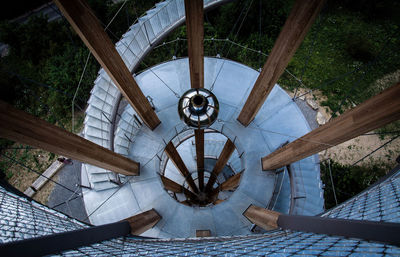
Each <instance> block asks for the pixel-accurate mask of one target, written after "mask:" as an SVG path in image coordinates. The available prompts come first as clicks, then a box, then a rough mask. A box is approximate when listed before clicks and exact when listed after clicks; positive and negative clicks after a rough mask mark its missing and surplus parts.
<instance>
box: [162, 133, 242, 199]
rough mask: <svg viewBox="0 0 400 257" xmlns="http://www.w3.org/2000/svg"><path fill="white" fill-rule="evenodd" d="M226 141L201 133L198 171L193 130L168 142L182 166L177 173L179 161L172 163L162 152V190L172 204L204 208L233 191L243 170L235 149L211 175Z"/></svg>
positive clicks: (172, 160) (212, 134)
mask: <svg viewBox="0 0 400 257" xmlns="http://www.w3.org/2000/svg"><path fill="white" fill-rule="evenodd" d="M189 131H190V132H189ZM188 132H189V133H188ZM227 140H229V139H228V138H227V137H226V136H224V135H223V134H222V133H219V132H217V131H214V130H208V131H207V130H206V131H205V133H204V156H203V160H204V163H203V169H202V170H198V169H197V167H198V166H197V156H196V140H195V137H194V131H193V130H187V131H185V132H182V133H180V134H179V135H177V136H176V137H175V138H173V139H172V140H171V142H173V143H174V144H175V149H176V152H177V155H179V157H178V158H180V159H182V161H183V163H184V168H183V170H180V169H182V164H180V167H178V166H179V165H178V166H177V165H176V163H179V161H178V162H177V161H176V160H174V156H171V153H170V152H169V154H167V153H166V152H164V153H165V154H164V158H163V160H162V161H161V165H160V168H161V172H160V176H161V179H162V182H163V184H164V188H165V189H166V190H167V192H168V193H169V194H170V195H171V196H172V197H173V198H174V199H175V200H176V201H178V202H180V203H182V204H185V205H189V206H199V207H208V206H212V205H216V204H219V203H221V202H223V201H224V200H226V199H228V198H229V197H230V195H231V194H232V193H233V192H234V191H235V190H236V188H237V187H238V186H239V181H240V176H241V171H242V170H243V169H242V164H241V160H240V155H239V153H238V151H237V149H236V147H235V149H234V150H233V152H232V154H231V155H230V157H229V158H228V159H227V160H226V164H225V165H224V166H223V167H222V168H221V169H219V170H218V172H217V173H216V174H214V173H213V171H214V167H215V165H216V163H217V161H218V158H219V156H220V155H221V152H222V149H224V146H225V144H226V142H227ZM168 151H170V150H168ZM234 176H235V177H234ZM233 177H234V178H233ZM228 180H229V181H228Z"/></svg>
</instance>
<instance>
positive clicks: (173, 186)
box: [160, 175, 197, 199]
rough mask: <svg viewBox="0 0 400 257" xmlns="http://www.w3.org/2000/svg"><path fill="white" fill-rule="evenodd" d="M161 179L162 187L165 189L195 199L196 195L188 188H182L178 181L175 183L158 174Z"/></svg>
mask: <svg viewBox="0 0 400 257" xmlns="http://www.w3.org/2000/svg"><path fill="white" fill-rule="evenodd" d="M160 177H161V180H162V182H163V184H164V188H165V189H167V190H170V191H172V192H174V193H184V194H185V195H186V196H187V197H189V198H190V199H196V198H197V197H196V195H195V194H193V193H192V192H191V191H190V190H187V189H186V188H184V187H183V186H181V185H179V184H178V183H176V182H175V181H173V180H171V179H169V178H167V177H165V176H163V175H160Z"/></svg>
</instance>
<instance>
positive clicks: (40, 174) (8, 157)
mask: <svg viewBox="0 0 400 257" xmlns="http://www.w3.org/2000/svg"><path fill="white" fill-rule="evenodd" d="M0 155H2V156H4V157H6V158H7V159H9V160H11V161H13V162H15V163H17V164H18V165H20V166H21V167H24V168H25V169H27V170H29V171H32V172H34V173H36V174H38V175H39V176H41V177H44V178H46V179H48V180H50V181H51V182H53V183H55V184H57V185H59V186H60V187H62V188H64V189H66V190H68V191H70V192H72V193H74V194H75V192H74V191H73V190H71V189H69V188H68V187H66V186H64V185H63V184H60V183H58V182H57V181H54V180H53V179H52V178H49V177H47V176H45V175H43V174H42V173H40V172H38V171H36V170H34V169H32V168H29V167H28V166H25V165H24V164H22V163H21V162H19V161H17V160H15V159H14V158H11V157H10V156H8V155H5V154H3V153H0Z"/></svg>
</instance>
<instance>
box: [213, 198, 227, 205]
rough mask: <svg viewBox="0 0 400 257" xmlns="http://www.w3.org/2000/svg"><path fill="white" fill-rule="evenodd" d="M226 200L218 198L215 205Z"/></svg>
mask: <svg viewBox="0 0 400 257" xmlns="http://www.w3.org/2000/svg"><path fill="white" fill-rule="evenodd" d="M224 201H225V200H221V199H217V200H215V201H214V205H217V204H220V203H222V202H224Z"/></svg>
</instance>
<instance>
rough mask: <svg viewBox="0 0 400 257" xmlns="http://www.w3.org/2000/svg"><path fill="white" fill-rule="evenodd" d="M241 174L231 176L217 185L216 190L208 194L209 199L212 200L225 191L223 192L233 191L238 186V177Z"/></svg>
mask: <svg viewBox="0 0 400 257" xmlns="http://www.w3.org/2000/svg"><path fill="white" fill-rule="evenodd" d="M242 173H243V171H242V172H239V173H236V174H235V175H233V176H231V177H230V178H228V179H227V180H225V181H224V182H223V183H222V184H221V185H219V186H218V187H217V188H215V189H214V190H212V192H211V194H210V198H211V199H212V198H213V197H214V196H216V195H218V193H219V192H221V191H225V190H234V189H235V188H237V187H238V186H239V182H240V177H241V175H242Z"/></svg>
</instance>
